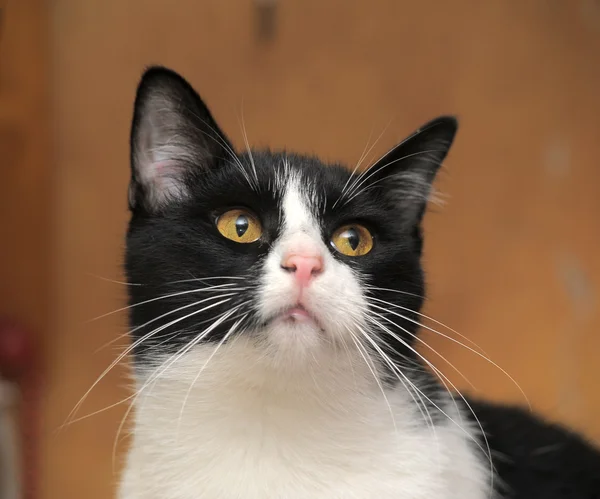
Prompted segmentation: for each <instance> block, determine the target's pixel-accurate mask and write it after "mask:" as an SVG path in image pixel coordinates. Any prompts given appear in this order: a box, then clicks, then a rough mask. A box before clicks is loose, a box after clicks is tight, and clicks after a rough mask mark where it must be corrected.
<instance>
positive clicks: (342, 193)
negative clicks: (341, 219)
mask: <svg viewBox="0 0 600 499" xmlns="http://www.w3.org/2000/svg"><path fill="white" fill-rule="evenodd" d="M391 122H392V120H390V121H389V122H388V124H387V125H386V126H385V128H384V129H383V131H382V132H381V133H380V134H379V136H378V137H377V138H376V139H375V142H373V145H371V147H369V142H370V141H371V136H372V134H373V130H371V132H370V133H369V138H368V139H367V143H366V144H365V148H364V149H363V152H362V154H361V155H360V158H359V160H358V163H356V166H355V167H354V169H353V170H352V173H351V175H350V177H348V180H346V183H345V184H344V187H342V192H341V194H340V196H339V197H338V198H337V199H336V201H335V203H333V206H332V208H335V207H336V205H337V204H338V202H339V201H340V199H342V198H343V197H344V195H345V194H346V189H347V188H348V184H349V183H350V181H352V180H353V179H355V174H356V172H357V170H358V169H359V168H360V165H361V164H362V162H363V161H364V160H365V159H366V157H367V156H368V155H369V153H370V152H371V151H372V150H373V148H374V147H375V146H376V145H377V143H378V142H379V140H380V139H381V137H383V134H384V133H385V132H386V131H387V129H388V127H389V126H390V123H391ZM367 148H368V150H367ZM357 178H358V177H356V179H357ZM353 185H354V182H352V185H351V187H352V186H353ZM351 187H350V188H351Z"/></svg>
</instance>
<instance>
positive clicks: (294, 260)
mask: <svg viewBox="0 0 600 499" xmlns="http://www.w3.org/2000/svg"><path fill="white" fill-rule="evenodd" d="M281 268H282V269H283V270H285V271H287V272H290V273H293V274H294V276H295V277H296V281H297V282H298V284H299V285H300V286H307V285H308V284H309V283H310V281H311V279H312V278H313V277H316V276H318V275H319V274H320V273H322V272H323V257H322V256H320V255H315V254H307V255H302V254H298V253H290V254H288V255H286V256H285V257H284V258H283V260H282V261H281Z"/></svg>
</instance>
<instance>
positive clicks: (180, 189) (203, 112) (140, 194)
mask: <svg viewBox="0 0 600 499" xmlns="http://www.w3.org/2000/svg"><path fill="white" fill-rule="evenodd" d="M130 146H131V183H130V185H129V207H130V209H131V210H132V211H134V210H145V211H147V212H150V213H152V212H157V211H160V210H161V209H162V208H164V207H165V206H167V205H168V204H169V203H172V202H176V201H178V200H182V199H185V198H186V197H187V196H188V195H189V185H190V181H191V180H192V179H193V178H194V176H195V175H198V174H200V173H201V172H202V171H203V170H204V169H206V168H213V167H215V166H217V164H218V163H219V162H221V161H223V160H224V159H225V158H227V157H228V156H229V157H230V156H232V155H233V154H234V152H233V148H232V146H231V144H230V143H229V141H228V140H227V138H226V137H225V135H224V134H223V133H222V132H221V131H220V130H219V127H218V126H217V124H216V123H215V120H214V119H213V117H212V116H211V114H210V111H209V110H208V108H207V107H206V105H205V104H204V102H202V99H200V96H199V95H198V94H197V93H196V92H195V91H194V89H193V88H192V87H191V85H190V84H189V83H188V82H187V81H185V80H184V79H183V78H182V77H181V76H179V75H178V74H177V73H175V72H173V71H171V70H169V69H165V68H162V67H152V68H150V69H148V70H147V71H146V72H145V73H144V75H143V76H142V79H141V81H140V84H139V86H138V89H137V94H136V99H135V107H134V115H133V123H132V126H131V143H130Z"/></svg>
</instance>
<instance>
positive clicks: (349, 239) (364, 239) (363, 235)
mask: <svg viewBox="0 0 600 499" xmlns="http://www.w3.org/2000/svg"><path fill="white" fill-rule="evenodd" d="M331 245H332V246H333V247H334V248H335V249H336V250H337V251H339V252H340V253H341V254H342V255H346V256H363V255H366V254H367V253H368V252H369V251H371V250H372V249H373V236H372V235H371V233H370V232H369V230H368V229H367V228H366V227H364V226H362V225H358V224H351V225H343V226H342V227H340V228H339V229H337V230H336V231H335V232H334V233H333V235H332V236H331Z"/></svg>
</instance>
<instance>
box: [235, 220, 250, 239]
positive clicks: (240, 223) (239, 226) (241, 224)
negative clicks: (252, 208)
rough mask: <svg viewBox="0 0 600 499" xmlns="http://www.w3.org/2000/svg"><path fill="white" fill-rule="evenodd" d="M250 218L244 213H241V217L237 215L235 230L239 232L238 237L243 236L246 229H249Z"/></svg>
mask: <svg viewBox="0 0 600 499" xmlns="http://www.w3.org/2000/svg"><path fill="white" fill-rule="evenodd" d="M248 226H249V223H248V218H247V217H246V216H244V215H240V216H239V217H237V219H236V221H235V232H236V233H237V235H238V237H242V236H243V235H244V234H245V233H246V231H247V230H248Z"/></svg>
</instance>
